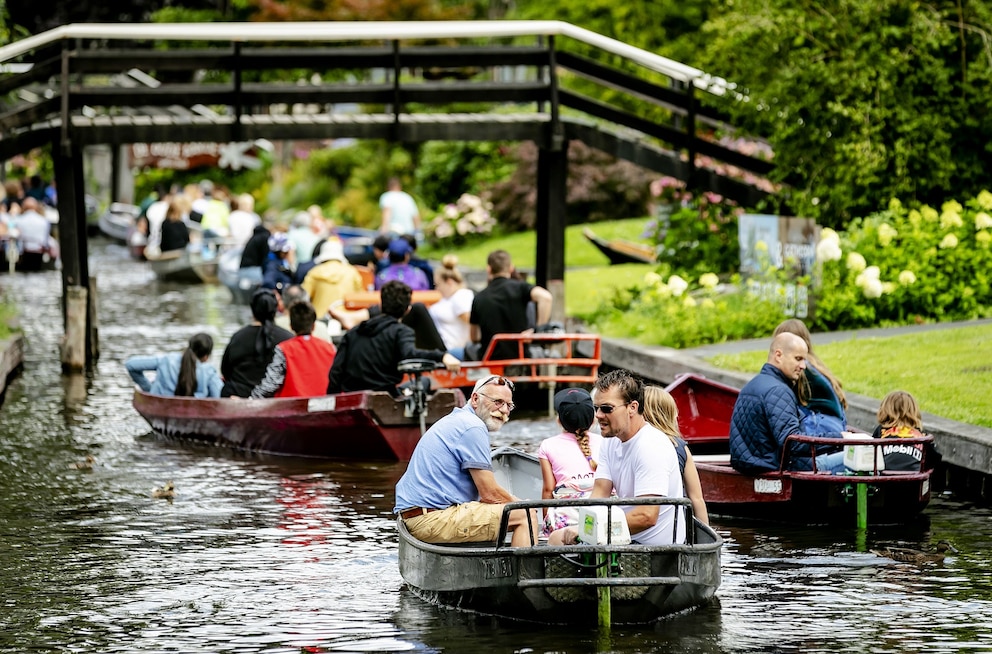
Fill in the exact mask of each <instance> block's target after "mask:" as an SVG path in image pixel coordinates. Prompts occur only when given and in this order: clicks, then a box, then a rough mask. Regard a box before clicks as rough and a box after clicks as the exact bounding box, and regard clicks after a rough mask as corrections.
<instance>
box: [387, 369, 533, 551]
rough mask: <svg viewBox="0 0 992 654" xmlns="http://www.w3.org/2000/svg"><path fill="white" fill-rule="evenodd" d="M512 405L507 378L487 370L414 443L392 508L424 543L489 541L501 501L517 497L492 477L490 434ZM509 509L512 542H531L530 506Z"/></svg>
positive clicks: (496, 529) (496, 531)
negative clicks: (462, 399) (464, 397)
mask: <svg viewBox="0 0 992 654" xmlns="http://www.w3.org/2000/svg"><path fill="white" fill-rule="evenodd" d="M511 411H513V382H511V381H510V380H509V379H506V378H505V377H502V376H500V375H489V376H487V377H483V378H482V379H480V380H479V381H477V382H476V383H475V386H474V387H473V388H472V394H471V396H469V402H468V404H467V405H465V406H462V407H456V408H455V409H454V410H453V411H452V412H451V413H449V414H448V415H446V416H445V417H443V418H441V419H440V420H438V421H437V422H435V423H434V425H432V426H431V428H430V429H428V430H427V433H425V434H424V436H423V438H421V439H420V442H419V443H417V447H416V449H414V451H413V456H412V457H411V458H410V464H409V466H408V467H407V469H406V472H405V473H404V474H403V477H401V478H400V480H399V483H397V484H396V506H395V507H394V508H393V513H396V514H398V515H399V516H400V518H401V519H402V520H403V523H404V524H405V525H406V528H407V529H409V530H410V533H411V534H412V535H413V537H414V538H417V539H419V540H422V541H424V542H426V543H479V542H486V543H492V542H495V541H496V537H497V536H498V534H499V526H500V520H501V519H502V517H503V506H504V505H505V504H506V503H507V502H513V501H515V500H516V499H517V498H515V497H514V496H513V495H511V494H510V493H509V491H507V490H506V489H505V488H503V487H502V486H500V485H499V483H498V482H497V481H496V476H495V475H494V474H493V466H492V459H491V457H490V448H491V446H490V443H489V434H490V433H492V432H498V431H499V430H500V429H501V428H502V427H503V425H504V424H506V423H507V421H509V419H510V412H511ZM529 513H530V515H529V516H528V512H527V511H525V510H523V509H516V510H514V511H511V512H510V516H509V523H508V525H507V528H508V529H509V530H511V531H512V536H511V537H510V544H511V545H512V546H513V547H524V546H527V545H536V544H537V527H538V525H539V522H538V516H537V512H536V510H533V509H532V510H531V511H530V512H529Z"/></svg>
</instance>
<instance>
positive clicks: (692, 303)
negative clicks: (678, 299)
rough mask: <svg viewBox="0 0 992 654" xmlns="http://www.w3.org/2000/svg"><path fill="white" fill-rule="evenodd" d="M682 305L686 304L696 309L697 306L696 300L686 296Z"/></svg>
mask: <svg viewBox="0 0 992 654" xmlns="http://www.w3.org/2000/svg"><path fill="white" fill-rule="evenodd" d="M682 304H684V305H685V306H687V307H694V306H696V299H695V298H694V297H692V296H691V295H686V296H685V299H684V300H682Z"/></svg>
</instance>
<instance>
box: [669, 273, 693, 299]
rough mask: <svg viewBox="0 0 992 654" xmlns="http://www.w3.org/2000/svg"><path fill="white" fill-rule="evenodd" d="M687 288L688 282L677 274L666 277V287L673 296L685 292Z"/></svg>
mask: <svg viewBox="0 0 992 654" xmlns="http://www.w3.org/2000/svg"><path fill="white" fill-rule="evenodd" d="M687 288H689V282H687V281H685V280H684V279H682V278H681V277H679V276H678V275H672V276H671V277H669V278H668V289H669V290H670V291H671V292H672V295H674V296H675V297H679V296H680V295H682V294H683V293H685V291H686V289H687Z"/></svg>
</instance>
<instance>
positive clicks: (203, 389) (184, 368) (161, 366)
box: [124, 332, 224, 397]
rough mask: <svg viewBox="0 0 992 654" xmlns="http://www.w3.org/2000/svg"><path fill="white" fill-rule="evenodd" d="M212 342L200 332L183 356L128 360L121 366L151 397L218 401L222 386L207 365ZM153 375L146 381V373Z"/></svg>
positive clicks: (169, 355) (213, 371) (217, 375)
mask: <svg viewBox="0 0 992 654" xmlns="http://www.w3.org/2000/svg"><path fill="white" fill-rule="evenodd" d="M213 349H214V339H213V338H211V337H210V334H205V333H203V332H201V333H199V334H194V335H193V337H192V338H190V339H189V345H188V346H187V347H186V349H185V350H184V351H183V353H182V354H166V355H164V356H158V357H131V358H129V359H128V360H127V361H125V362H124V367H125V368H127V371H128V374H130V375H131V379H133V380H134V383H136V384H137V385H138V387H139V388H141V390H143V391H145V392H146V393H151V394H152V395H173V396H176V397H220V393H221V389H222V388H223V387H224V382H223V380H222V379H221V378H220V374H219V373H218V372H217V369H216V368H214V367H213V366H212V365H211V364H209V363H207V360H208V359H209V358H210V353H211V352H212V351H213ZM149 371H154V372H155V380H154V381H151V382H150V381H149V380H148V378H147V377H145V373H146V372H149Z"/></svg>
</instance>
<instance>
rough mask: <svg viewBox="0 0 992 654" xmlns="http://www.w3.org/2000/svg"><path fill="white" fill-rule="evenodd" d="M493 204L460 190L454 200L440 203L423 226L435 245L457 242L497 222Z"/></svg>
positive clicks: (490, 230) (463, 241)
mask: <svg viewBox="0 0 992 654" xmlns="http://www.w3.org/2000/svg"><path fill="white" fill-rule="evenodd" d="M492 208H493V205H492V203H491V202H489V201H488V200H486V199H484V198H481V197H479V196H478V195H472V194H471V193H463V194H462V195H461V197H459V198H458V200H457V201H455V202H452V203H450V204H446V205H444V206H443V207H441V208H440V209H439V210H438V212H437V214H436V215H435V216H434V218H433V219H431V221H430V222H428V223H427V225H426V226H425V228H424V233H425V235H426V236H427V239H428V240H429V241H430V243H431V244H432V245H434V246H435V247H450V246H460V245H464V244H465V243H468V242H469V241H470V240H472V239H473V238H477V237H481V236H484V235H486V234H489V233H490V232H492V231H493V228H494V227H495V226H496V219H495V218H494V217H493V215H492Z"/></svg>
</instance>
